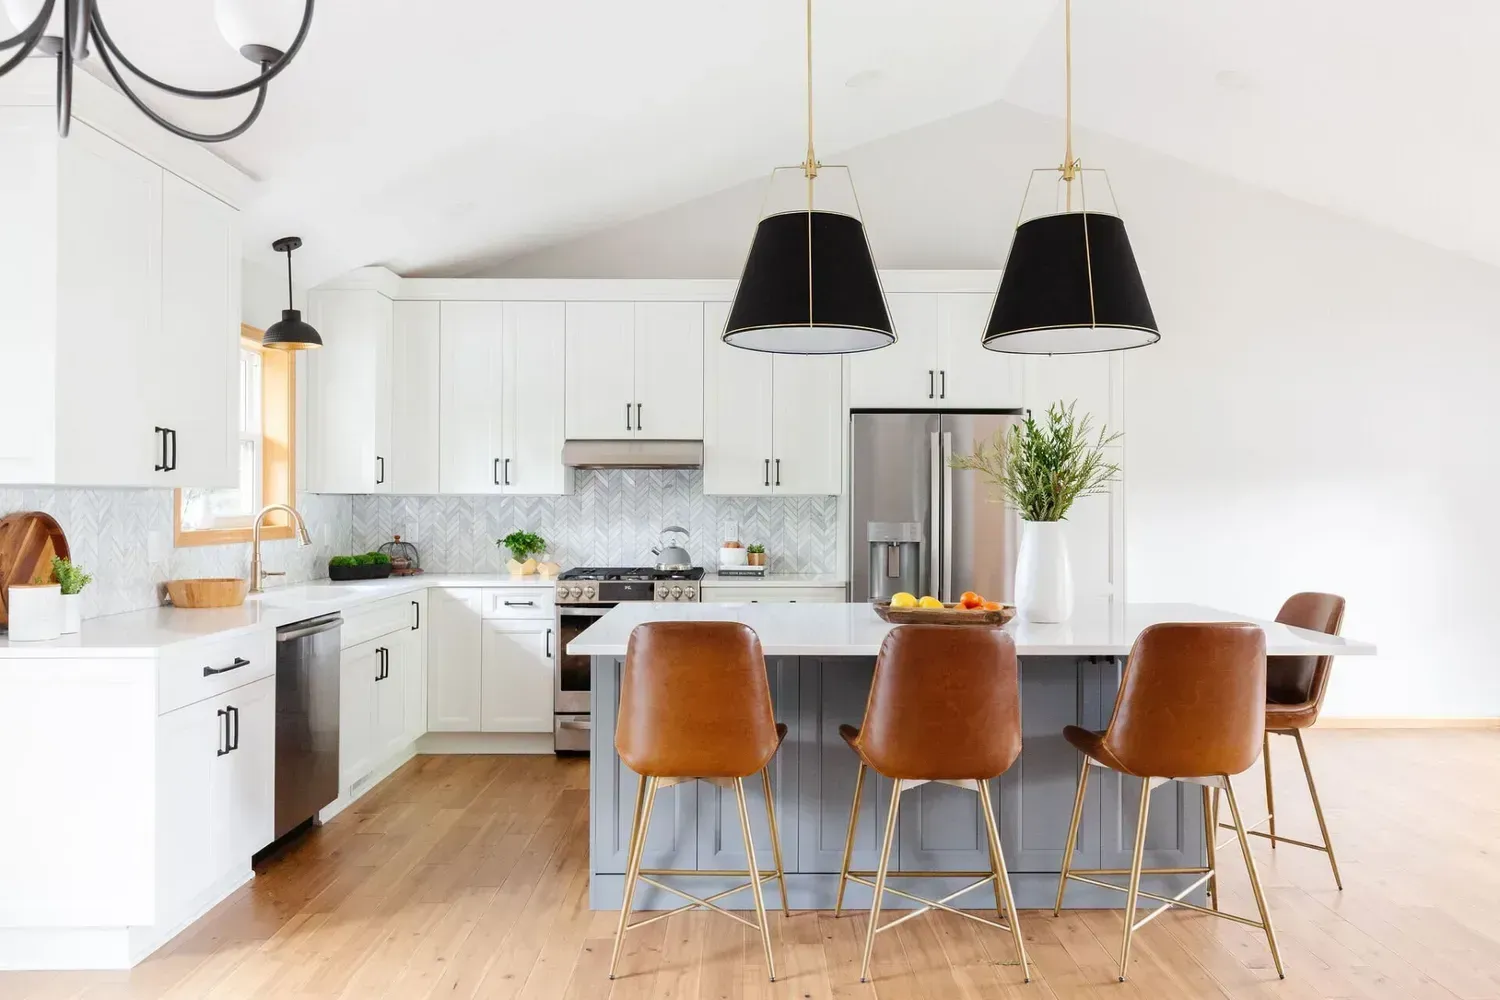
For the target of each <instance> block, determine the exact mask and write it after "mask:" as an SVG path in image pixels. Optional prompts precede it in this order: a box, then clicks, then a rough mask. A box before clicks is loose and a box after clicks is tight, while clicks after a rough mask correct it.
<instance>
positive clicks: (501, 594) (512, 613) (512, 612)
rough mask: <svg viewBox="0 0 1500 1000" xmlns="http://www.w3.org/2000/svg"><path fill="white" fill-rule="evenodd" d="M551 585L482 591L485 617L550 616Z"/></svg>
mask: <svg viewBox="0 0 1500 1000" xmlns="http://www.w3.org/2000/svg"><path fill="white" fill-rule="evenodd" d="M552 598H553V590H552V588H551V587H507V588H505V589H488V590H486V591H485V592H484V603H483V608H484V610H483V612H482V613H483V616H484V617H485V618H551V617H552Z"/></svg>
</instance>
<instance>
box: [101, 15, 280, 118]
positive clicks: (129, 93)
mask: <svg viewBox="0 0 1500 1000" xmlns="http://www.w3.org/2000/svg"><path fill="white" fill-rule="evenodd" d="M94 24H95V28H96V29H97V26H98V22H97V21H96V22H94ZM93 35H94V42H95V44H96V45H99V59H100V61H102V62H103V63H104V68H105V69H106V70H108V71H109V75H110V77H112V78H113V79H114V81H115V83H116V84H117V85H118V86H119V88H120V90H121V91H123V92H124V94H125V96H126V97H128V98H130V103H132V104H134V105H135V106H136V108H138V109H139V110H140V112H141V114H143V115H145V116H146V117H147V118H150V119H151V120H152V121H154V122H156V124H158V125H160V126H161V127H162V128H164V129H166V130H167V131H168V132H171V133H172V134H173V135H177V136H181V137H182V138H184V139H191V140H192V141H193V142H204V143H208V142H225V141H227V140H229V139H233V138H235V137H236V136H239V135H243V134H244V133H245V131H246V130H247V129H249V128H250V126H251V125H254V124H255V119H257V118H259V117H260V112H261V109H262V108H264V107H265V104H266V89H267V88H266V85H265V84H264V83H263V84H261V86H260V91H259V92H258V93H257V94H256V95H255V106H254V107H253V108H251V109H250V114H249V115H248V116H246V118H245V120H244V121H242V122H240V123H239V124H238V125H236V126H235V127H234V128H232V129H229V130H228V131H226V132H216V133H205V132H193V131H190V130H189V129H185V128H183V127H182V126H180V125H175V124H173V123H172V122H169V121H167V119H165V118H163V117H162V116H161V115H159V114H157V112H156V111H154V110H152V108H151V106H150V105H148V104H147V103H146V102H145V101H143V100H141V99H140V97H139V96H137V95H136V93H135V91H133V90H131V89H130V85H129V84H127V83H126V82H125V78H124V77H123V76H121V74H120V71H119V69H118V68H117V67H116V66H115V64H114V60H112V59H111V58H110V55H109V51H108V49H107V48H106V47H105V46H104V45H102V44H99V41H100V39H99V33H98V31H97V30H95V31H94V32H93Z"/></svg>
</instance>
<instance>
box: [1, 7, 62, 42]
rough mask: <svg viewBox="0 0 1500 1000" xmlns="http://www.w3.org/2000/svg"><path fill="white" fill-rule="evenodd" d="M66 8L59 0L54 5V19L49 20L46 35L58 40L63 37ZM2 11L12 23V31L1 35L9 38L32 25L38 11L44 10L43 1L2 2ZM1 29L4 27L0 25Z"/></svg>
mask: <svg viewBox="0 0 1500 1000" xmlns="http://www.w3.org/2000/svg"><path fill="white" fill-rule="evenodd" d="M65 6H66V5H65V4H64V3H63V2H62V0H57V2H56V3H54V4H53V5H52V17H50V18H49V19H48V20H47V30H46V31H45V32H44V34H48V35H54V36H56V37H58V38H61V37H62V36H63V8H64V7H65ZM0 9H3V10H4V11H5V18H6V19H7V20H9V21H10V23H11V30H10V31H0V34H4V35H5V37H7V38H9V37H10V36H11V35H14V34H16V33H17V32H20V31H23V30H25V29H26V28H27V27H28V26H29V25H30V24H31V22H32V20H33V19H34V18H35V17H36V15H37V11H39V10H41V9H42V0H0ZM0 28H3V25H0Z"/></svg>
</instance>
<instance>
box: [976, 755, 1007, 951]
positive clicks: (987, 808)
mask: <svg viewBox="0 0 1500 1000" xmlns="http://www.w3.org/2000/svg"><path fill="white" fill-rule="evenodd" d="M974 790H975V791H976V792H978V793H979V806H980V808H981V809H983V810H984V813H985V815H984V825H985V829H986V831H988V829H989V827H990V826H992V825H993V824H994V822H995V814H994V812H992V811H991V810H992V809H993V808H994V806H993V805H992V803H991V802H990V794H989V791H990V789H989V783H988V782H986V781H975V782H974ZM985 839H986V840H989V841H990V871H992V872H994V873H995V885H994V889H995V919H997V920H999V921H1001V922H1004V920H1005V915H1006V914H1007V913H1009V912H1010V907H1009V905H1008V904H1007V903H1006V902H1005V893H1004V891H1003V890H1002V888H1001V886H1000V871H1001V869H1003V868H1004V867H1005V861H1004V859H1002V858H1001V857H1000V855H999V854H998V853H997V852H996V849H997V847H998V846H999V844H1000V837H999V836H998V831H997V836H996V837H995V838H994V839H993V840H990V837H989V834H988V832H986V834H985Z"/></svg>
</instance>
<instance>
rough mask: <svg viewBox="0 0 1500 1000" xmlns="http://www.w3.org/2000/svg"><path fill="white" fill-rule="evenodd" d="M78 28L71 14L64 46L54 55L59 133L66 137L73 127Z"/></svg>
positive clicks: (65, 31) (65, 29) (64, 37)
mask: <svg viewBox="0 0 1500 1000" xmlns="http://www.w3.org/2000/svg"><path fill="white" fill-rule="evenodd" d="M77 30H78V27H77V25H75V24H74V23H73V19H72V17H71V16H69V17H68V18H67V25H66V26H65V27H64V29H63V47H62V48H61V49H59V50H58V52H57V55H56V56H54V57H53V58H55V59H56V60H57V99H56V104H57V134H58V135H59V136H61V137H62V138H64V139H66V138H67V137H68V132H69V131H70V130H71V129H72V127H73V33H74V32H75V31H77Z"/></svg>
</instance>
